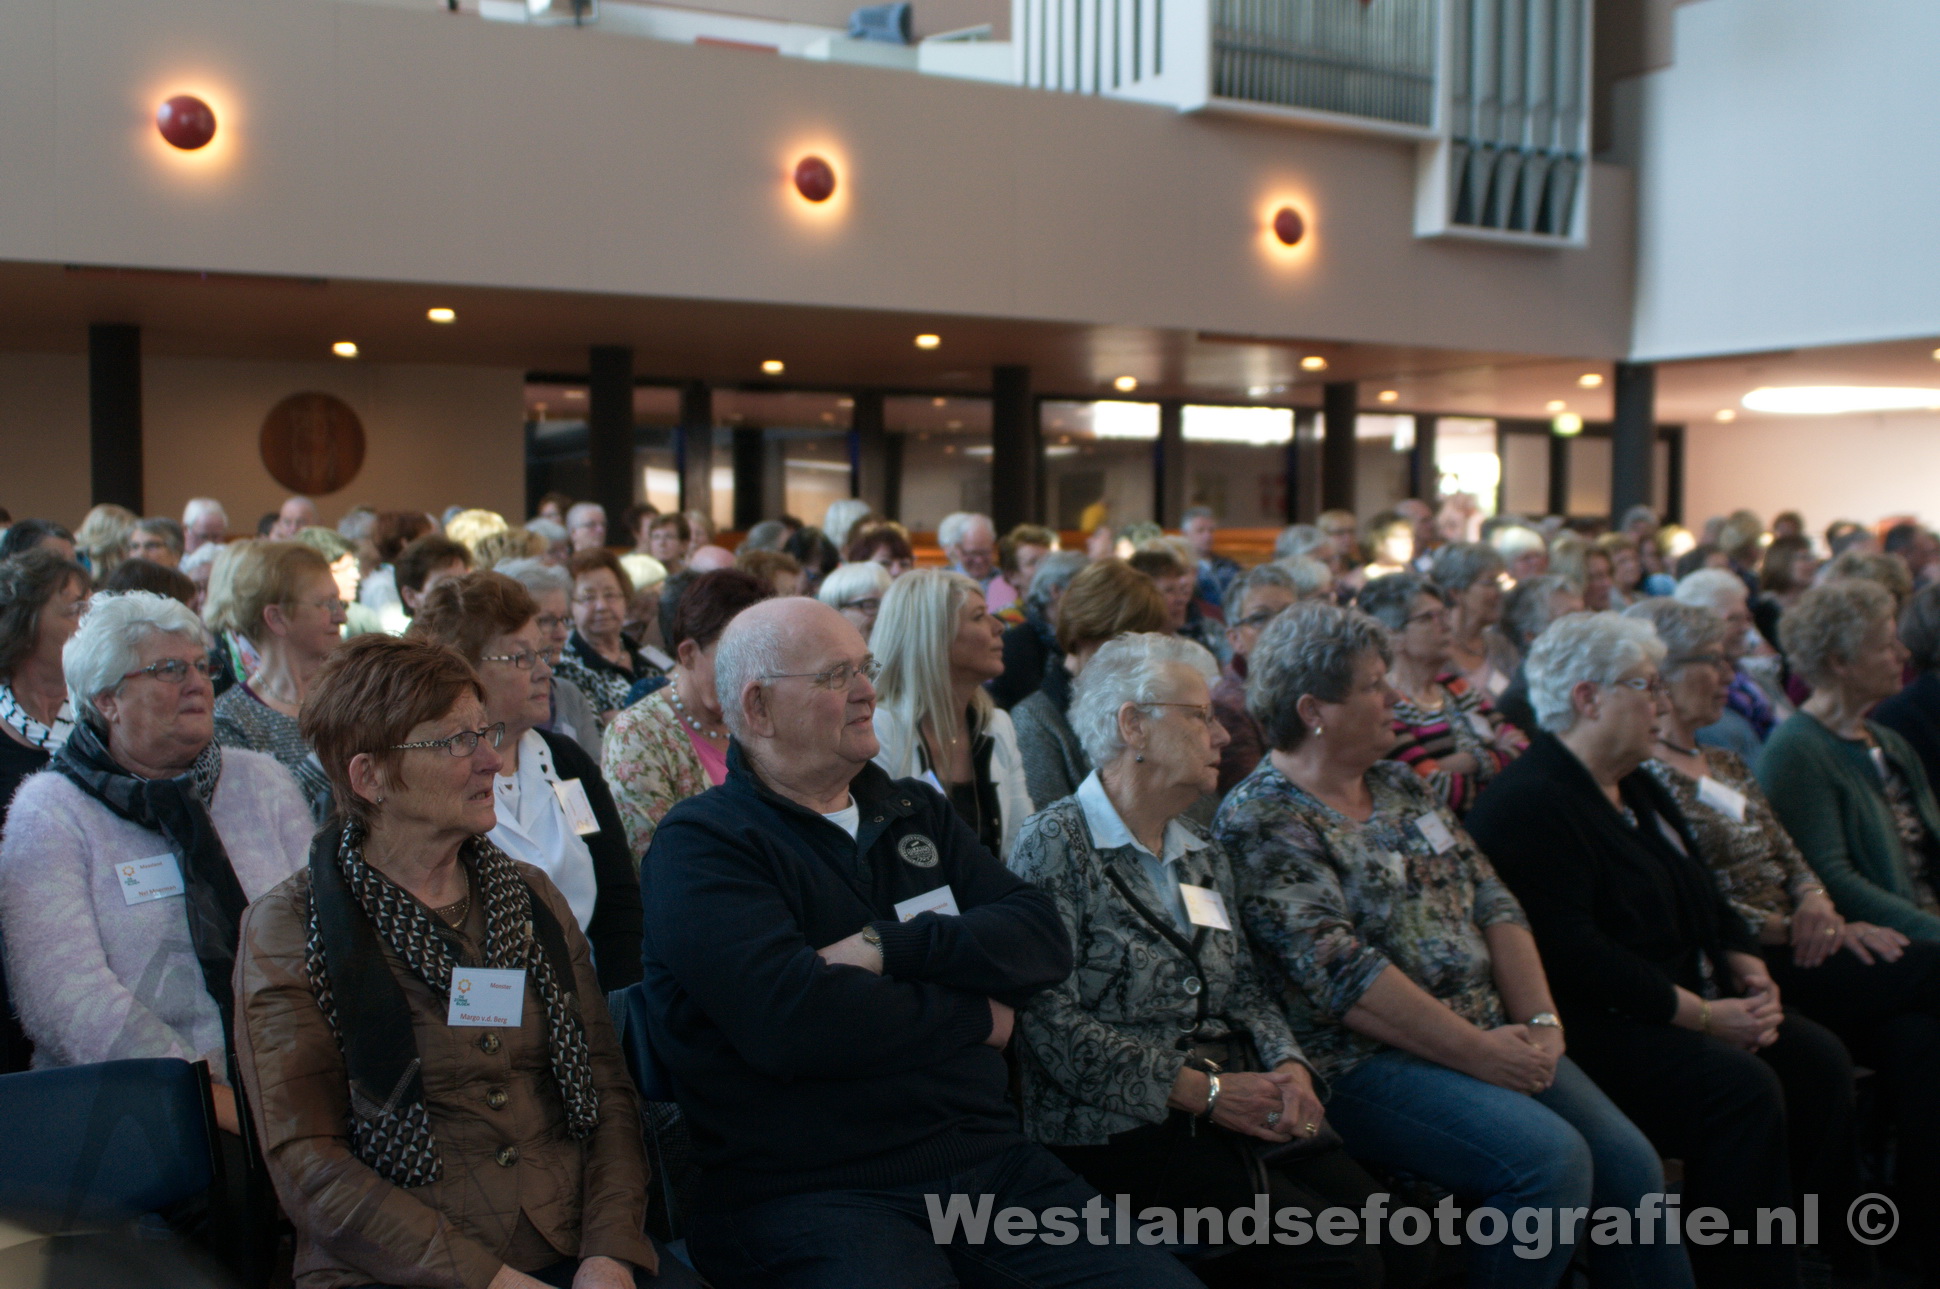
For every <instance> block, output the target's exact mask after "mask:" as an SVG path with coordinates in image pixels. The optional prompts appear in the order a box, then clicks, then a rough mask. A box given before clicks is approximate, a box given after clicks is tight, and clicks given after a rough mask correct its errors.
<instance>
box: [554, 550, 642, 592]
mask: <svg viewBox="0 0 1940 1289" xmlns="http://www.w3.org/2000/svg"><path fill="white" fill-rule="evenodd" d="M602 568H603V569H605V570H606V571H607V572H609V573H611V574H612V575H613V576H614V577H615V578H616V579H617V580H618V581H619V583H620V594H621V595H623V596H625V597H626V600H627V603H629V604H631V603H632V602H633V579H632V578H630V577H628V576H627V575H626V566H625V565H624V564H622V563H620V557H619V556H618V555H615V554H614V553H613V552H612V551H610V550H608V549H606V547H604V546H599V547H595V548H594V549H592V550H589V551H581V552H579V554H577V555H575V556H573V557H572V559H571V560H570V561H568V562H567V564H566V571H567V572H568V573H571V574H572V575H573V585H574V586H575V588H576V587H577V586H578V584H579V579H580V578H582V577H585V576H586V575H587V574H588V573H592V572H597V571H598V570H600V569H602Z"/></svg>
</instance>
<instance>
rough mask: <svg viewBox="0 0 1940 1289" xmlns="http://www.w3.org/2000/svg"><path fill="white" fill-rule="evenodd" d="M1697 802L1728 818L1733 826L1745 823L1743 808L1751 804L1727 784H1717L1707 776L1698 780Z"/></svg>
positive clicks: (1742, 794)
mask: <svg viewBox="0 0 1940 1289" xmlns="http://www.w3.org/2000/svg"><path fill="white" fill-rule="evenodd" d="M1698 800H1699V801H1702V802H1703V803H1704V804H1705V805H1707V806H1709V807H1711V808H1712V809H1713V810H1715V811H1717V812H1718V813H1719V814H1721V815H1725V816H1728V817H1729V818H1730V820H1731V822H1732V823H1734V824H1741V823H1743V822H1744V821H1745V807H1746V806H1748V805H1750V804H1751V801H1750V799H1749V798H1747V797H1746V796H1745V794H1744V793H1742V792H1740V791H1738V789H1736V788H1734V787H1732V786H1731V785H1730V784H1728V783H1719V782H1718V781H1717V780H1716V779H1714V778H1712V777H1711V776H1710V775H1708V774H1707V775H1705V776H1704V777H1703V778H1702V779H1699V780H1698Z"/></svg>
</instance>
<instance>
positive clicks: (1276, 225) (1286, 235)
mask: <svg viewBox="0 0 1940 1289" xmlns="http://www.w3.org/2000/svg"><path fill="white" fill-rule="evenodd" d="M1273 235H1274V236H1275V237H1277V238H1279V239H1280V244H1281V245H1282V246H1298V245H1300V240H1301V239H1302V238H1304V237H1305V236H1306V235H1307V221H1306V220H1305V219H1303V218H1301V215H1300V212H1299V211H1297V210H1295V209H1294V208H1293V207H1291V206H1282V207H1280V209H1278V210H1276V211H1274V212H1273Z"/></svg>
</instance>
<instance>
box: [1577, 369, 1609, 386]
mask: <svg viewBox="0 0 1940 1289" xmlns="http://www.w3.org/2000/svg"><path fill="white" fill-rule="evenodd" d="M1576 383H1577V384H1579V385H1581V386H1582V387H1583V388H1584V389H1602V388H1603V373H1602V372H1600V371H1586V372H1584V373H1583V374H1582V375H1581V376H1578V377H1577V378H1576Z"/></svg>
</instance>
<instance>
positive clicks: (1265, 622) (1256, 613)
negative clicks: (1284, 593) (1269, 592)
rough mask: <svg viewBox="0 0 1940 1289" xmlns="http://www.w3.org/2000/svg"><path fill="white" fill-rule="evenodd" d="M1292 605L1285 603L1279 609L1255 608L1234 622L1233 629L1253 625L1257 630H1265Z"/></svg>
mask: <svg viewBox="0 0 1940 1289" xmlns="http://www.w3.org/2000/svg"><path fill="white" fill-rule="evenodd" d="M1294 603H1295V604H1297V603H1299V601H1297V600H1296V601H1294ZM1292 607H1293V604H1283V605H1281V606H1280V607H1279V608H1277V609H1255V610H1253V611H1252V612H1251V613H1249V614H1247V615H1246V616H1245V617H1243V618H1241V619H1240V620H1239V621H1238V622H1235V623H1233V630H1235V631H1239V630H1243V629H1244V628H1246V627H1253V628H1254V629H1256V630H1261V631H1264V630H1265V629H1266V628H1267V627H1269V626H1272V625H1273V623H1274V622H1275V621H1276V620H1277V619H1278V618H1279V616H1280V615H1281V614H1282V613H1285V612H1286V611H1287V610H1288V609H1290V608H1292Z"/></svg>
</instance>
